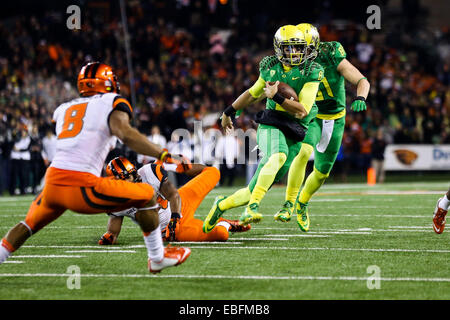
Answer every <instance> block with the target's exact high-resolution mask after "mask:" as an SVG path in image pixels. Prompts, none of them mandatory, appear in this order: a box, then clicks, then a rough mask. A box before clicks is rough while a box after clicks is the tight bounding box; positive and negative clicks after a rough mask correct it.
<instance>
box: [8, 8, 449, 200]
mask: <svg viewBox="0 0 450 320" xmlns="http://www.w3.org/2000/svg"><path fill="white" fill-rule="evenodd" d="M174 3H175V4H174V6H175V7H173V8H172V7H169V5H168V4H167V3H166V2H164V1H149V2H144V1H131V2H129V3H128V7H127V19H128V20H127V21H128V26H127V27H128V31H129V34H130V45H131V49H132V51H131V56H132V63H133V74H132V76H133V81H130V73H129V72H128V66H127V60H126V52H125V49H124V47H125V46H124V43H123V41H124V40H123V39H124V35H123V28H122V27H123V26H122V23H121V19H120V14H119V13H117V12H116V13H112V12H106V13H105V12H103V13H102V12H100V13H99V11H98V10H96V11H90V10H83V16H82V29H81V30H68V29H67V28H65V27H61V26H65V19H66V15H65V12H51V11H49V12H46V13H45V14H43V15H22V16H16V17H11V18H9V19H5V20H3V21H0V144H1V149H0V152H1V157H0V161H1V163H0V165H1V166H0V168H1V170H2V172H1V181H0V182H1V183H0V194H1V193H2V189H3V190H9V192H10V193H11V194H14V193H28V192H36V190H38V189H39V184H40V181H41V178H42V176H43V173H44V171H45V167H46V165H48V163H50V162H51V157H52V152H53V151H52V150H53V149H52V148H53V147H52V143H54V140H55V136H54V134H53V133H52V131H53V127H52V123H51V117H52V112H53V110H54V109H55V108H56V107H57V106H58V104H60V103H62V102H63V101H67V100H69V99H72V98H74V97H77V95H78V94H77V89H76V77H77V74H78V72H79V70H80V68H81V66H82V65H83V64H84V63H86V62H87V61H96V60H98V61H102V62H104V63H107V64H110V65H112V66H113V67H114V68H115V70H116V73H117V75H118V78H119V81H120V83H121V91H122V92H121V93H122V95H123V96H125V97H126V98H128V99H130V100H131V99H133V100H134V101H132V102H133V104H134V106H133V107H134V120H133V121H134V125H135V126H137V127H138V129H139V130H140V131H141V132H143V133H144V134H146V135H148V136H149V139H155V140H158V143H159V144H161V145H163V146H164V147H169V149H172V150H169V151H172V152H175V149H176V148H178V149H176V151H182V152H183V153H187V152H189V150H191V151H192V150H193V149H194V148H193V146H194V145H195V143H196V142H195V141H194V139H192V140H191V141H189V140H187V139H184V140H183V141H180V139H179V137H178V136H177V135H172V133H173V131H174V130H175V129H178V128H184V129H187V130H189V131H191V132H192V131H193V130H194V124H195V121H202V125H203V130H206V129H208V128H217V129H220V127H219V126H218V122H217V121H216V120H217V118H218V115H219V113H220V112H221V111H222V110H223V109H224V108H225V107H226V106H228V105H229V104H230V103H232V102H233V101H234V99H236V98H237V97H238V95H239V94H240V93H242V92H243V91H244V90H246V89H247V88H249V87H250V86H251V85H252V84H253V83H254V81H256V79H257V78H258V63H259V61H260V60H261V58H262V57H263V56H265V55H271V54H273V45H272V41H273V33H274V32H275V31H276V29H277V27H278V25H276V21H271V20H270V16H269V14H270V13H267V14H266V16H264V15H261V14H258V15H255V17H251V16H249V17H246V18H245V19H242V16H241V15H240V14H242V13H240V12H239V7H238V6H237V5H236V2H233V5H227V6H224V5H221V1H195V0H194V1H189V0H186V1H176V2H174ZM252 19H253V20H252ZM300 22H303V21H290V23H300ZM311 22H313V23H314V21H311ZM262 25H264V26H265V28H262ZM319 27H320V28H319V30H320V34H321V40H322V41H340V42H341V43H342V44H343V46H344V48H345V49H346V51H347V57H348V59H349V60H350V62H351V63H353V64H354V65H355V66H356V67H357V68H359V69H360V70H361V72H362V73H363V74H365V75H366V76H367V78H368V80H369V81H370V83H371V91H370V95H369V97H368V100H367V104H368V110H367V112H365V113H354V112H352V111H350V109H347V111H348V113H347V118H346V130H345V135H344V140H343V145H342V150H341V154H340V156H339V157H338V162H337V168H336V170H340V171H342V172H344V173H346V172H351V171H355V170H356V171H358V172H364V170H365V169H367V167H369V166H370V165H371V162H372V160H374V159H375V160H382V158H383V152H384V148H385V146H386V145H387V144H391V143H441V144H442V143H450V124H449V119H450V30H449V29H442V30H441V29H439V30H429V29H427V28H425V27H424V28H421V29H420V30H418V31H414V32H411V33H400V34H399V33H398V32H395V30H383V32H368V31H367V30H366V28H365V26H361V25H358V24H356V23H352V22H345V23H342V21H341V22H340V23H339V24H335V23H333V22H329V23H327V24H324V23H322V24H321V25H319ZM130 83H134V91H135V95H134V96H132V90H131V88H130ZM355 93H356V92H355V88H354V87H352V86H348V87H347V105H348V106H350V104H351V101H352V98H353V97H354V96H355ZM263 107H264V105H263V104H262V103H259V104H256V105H255V106H253V107H251V108H249V109H248V110H246V111H245V112H244V114H243V115H242V116H241V117H239V118H237V119H236V127H237V128H242V129H243V130H244V131H245V130H248V129H250V128H252V129H255V128H256V124H255V123H254V121H253V116H254V114H255V113H256V112H257V111H259V110H260V109H261V108H263ZM156 136H157V138H153V137H156ZM228 143H230V142H228ZM119 152H127V154H128V155H129V156H130V157H132V158H134V159H135V160H136V161H138V162H139V163H141V164H142V163H145V161H149V159H146V158H145V157H141V156H138V155H134V154H132V153H130V151H129V150H122V149H121V147H120V146H119V147H118V150H116V153H119ZM112 154H114V153H112ZM191 154H192V156H194V154H193V152H192V153H191ZM218 156H220V157H222V158H226V157H228V158H227V159H228V160H227V161H225V164H224V165H222V167H223V173H224V177H231V178H230V180H231V183H232V182H233V179H232V177H234V176H235V175H236V172H235V171H233V170H245V169H249V170H250V171H249V172H247V174H249V175H250V176H251V170H254V167H253V166H235V165H234V164H233V160H230V159H231V156H229V155H228V156H227V155H226V152H225V153H224V152H218V153H217V155H215V157H216V159H215V160H214V161H217V157H218ZM379 158H381V159H379ZM219 162H220V161H219ZM234 162H235V161H234ZM24 168H26V169H24ZM224 183H225V182H224ZM228 183H230V182H228Z"/></svg>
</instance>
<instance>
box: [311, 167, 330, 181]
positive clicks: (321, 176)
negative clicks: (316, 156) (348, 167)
mask: <svg viewBox="0 0 450 320" xmlns="http://www.w3.org/2000/svg"><path fill="white" fill-rule="evenodd" d="M314 174H315V175H316V176H317V178H318V179H319V180H321V181H325V180H326V179H327V178H328V177H329V176H330V173H329V172H328V173H322V172H320V171H319V170H317V169H316V168H315V167H314Z"/></svg>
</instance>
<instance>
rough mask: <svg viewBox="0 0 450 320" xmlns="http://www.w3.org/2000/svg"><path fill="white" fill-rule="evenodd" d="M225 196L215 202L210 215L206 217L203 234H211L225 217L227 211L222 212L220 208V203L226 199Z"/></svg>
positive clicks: (217, 198) (219, 197) (218, 197)
mask: <svg viewBox="0 0 450 320" xmlns="http://www.w3.org/2000/svg"><path fill="white" fill-rule="evenodd" d="M225 198H226V197H224V196H217V197H216V199H215V200H214V204H213V206H212V207H211V210H209V213H208V215H207V216H206V218H205V220H204V221H203V232H204V233H208V232H211V231H212V229H214V227H215V226H216V224H217V222H218V221H219V218H220V217H221V216H222V215H223V213H224V212H225V211H222V210H220V208H219V202H220V201H222V200H223V199H225Z"/></svg>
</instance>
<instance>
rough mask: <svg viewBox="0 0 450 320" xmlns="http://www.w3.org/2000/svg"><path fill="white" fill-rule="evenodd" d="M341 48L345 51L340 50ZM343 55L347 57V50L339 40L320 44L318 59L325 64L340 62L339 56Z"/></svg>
mask: <svg viewBox="0 0 450 320" xmlns="http://www.w3.org/2000/svg"><path fill="white" fill-rule="evenodd" d="M340 48H341V50H342V51H343V52H339V51H338V49H340ZM341 56H343V57H345V51H344V49H343V47H342V45H341V44H340V43H339V42H337V41H329V42H321V43H320V45H319V56H318V57H317V59H316V61H317V62H318V63H320V64H323V65H333V64H336V63H338V62H340V60H339V59H338V57H341Z"/></svg>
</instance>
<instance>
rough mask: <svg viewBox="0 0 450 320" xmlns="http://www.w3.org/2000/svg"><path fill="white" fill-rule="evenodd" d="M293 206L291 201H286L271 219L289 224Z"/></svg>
mask: <svg viewBox="0 0 450 320" xmlns="http://www.w3.org/2000/svg"><path fill="white" fill-rule="evenodd" d="M293 207H294V205H293V204H292V202H291V201H289V200H286V202H285V203H284V204H283V208H281V209H280V210H279V211H278V212H277V213H275V215H274V216H273V219H274V220H275V221H281V222H289V221H291V215H292V208H293Z"/></svg>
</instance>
